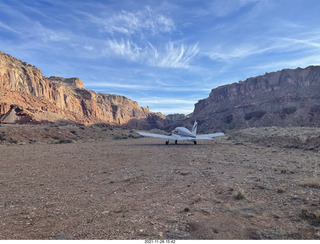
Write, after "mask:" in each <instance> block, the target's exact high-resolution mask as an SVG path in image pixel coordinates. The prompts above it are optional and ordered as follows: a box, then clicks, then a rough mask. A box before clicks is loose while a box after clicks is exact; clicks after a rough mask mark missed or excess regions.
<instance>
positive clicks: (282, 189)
mask: <svg viewBox="0 0 320 244" xmlns="http://www.w3.org/2000/svg"><path fill="white" fill-rule="evenodd" d="M276 190H277V192H278V193H284V192H285V191H286V189H285V188H284V187H283V186H282V185H279V186H277V189H276Z"/></svg>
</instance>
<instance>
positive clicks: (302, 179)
mask: <svg viewBox="0 0 320 244" xmlns="http://www.w3.org/2000/svg"><path fill="white" fill-rule="evenodd" d="M261 130H263V129H261ZM297 130H298V131H299V130H300V128H296V129H295V133H296V132H297ZM237 133H238V134H235V133H233V134H232V133H231V134H227V136H226V137H223V138H216V139H215V140H213V141H200V142H199V144H198V145H193V144H191V143H187V142H181V143H180V144H178V145H174V144H169V145H165V144H164V141H162V140H161V139H156V138H139V136H137V134H136V133H135V132H133V131H131V130H130V129H128V130H122V129H116V128H109V127H80V126H72V125H66V126H53V125H51V126H49V125H46V126H44V125H37V126H9V125H6V126H4V125H2V126H1V127H0V135H2V136H1V137H0V141H1V143H0V152H1V157H0V166H1V171H0V196H1V198H0V239H320V212H319V209H320V200H319V199H320V160H319V152H318V150H317V147H316V146H313V148H307V149H306V148H301V147H300V146H299V147H292V146H285V145H283V142H281V143H280V145H277V143H274V141H277V140H274V138H273V139H272V140H273V142H272V143H270V141H268V139H265V143H263V141H264V140H263V139H261V138H260V139H259V140H258V142H257V140H253V139H252V134H254V133H251V132H250V133H249V134H250V136H249V134H248V132H247V131H245V132H242V134H241V136H239V133H240V132H237ZM255 133H256V132H255ZM288 133H289V132H288ZM288 133H287V134H286V133H284V135H283V136H285V137H287V138H288V137H289V138H292V137H293V136H296V134H292V133H291V132H290V133H291V134H290V133H289V134H288ZM260 134H261V135H265V134H263V133H260ZM255 135H256V136H255V139H256V138H257V137H259V133H256V134H255ZM281 136H282V134H281ZM260 137H261V136H260ZM313 137H314V135H313ZM250 138H251V139H250ZM315 138H316V137H315ZM280 141H281V140H280ZM290 143H291V141H290ZM290 145H291V144H290Z"/></svg>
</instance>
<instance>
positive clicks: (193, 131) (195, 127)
mask: <svg viewBox="0 0 320 244" xmlns="http://www.w3.org/2000/svg"><path fill="white" fill-rule="evenodd" d="M197 128H198V122H197V121H196V120H195V121H194V124H193V127H192V131H191V133H192V135H194V136H195V135H196V134H197Z"/></svg>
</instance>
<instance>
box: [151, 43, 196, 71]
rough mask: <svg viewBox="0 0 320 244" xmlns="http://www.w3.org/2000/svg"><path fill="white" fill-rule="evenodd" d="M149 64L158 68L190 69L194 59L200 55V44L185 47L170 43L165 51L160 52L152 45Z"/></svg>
mask: <svg viewBox="0 0 320 244" xmlns="http://www.w3.org/2000/svg"><path fill="white" fill-rule="evenodd" d="M150 47H151V49H149V50H150V54H151V55H150V59H149V64H150V65H151V66H157V67H171V68H185V69H186V68H189V64H190V62H191V61H192V59H193V58H194V57H195V56H196V55H197V54H198V53H199V48H198V44H197V43H196V44H194V45H190V46H185V45H183V44H182V45H175V44H174V43H173V42H169V43H167V44H166V45H165V47H164V48H163V50H158V49H156V48H155V47H153V46H152V45H151V44H150Z"/></svg>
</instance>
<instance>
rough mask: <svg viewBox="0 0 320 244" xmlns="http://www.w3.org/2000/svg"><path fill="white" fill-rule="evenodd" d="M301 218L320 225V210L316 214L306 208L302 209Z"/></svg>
mask: <svg viewBox="0 0 320 244" xmlns="http://www.w3.org/2000/svg"><path fill="white" fill-rule="evenodd" d="M301 216H302V217H303V218H304V219H309V220H311V221H312V222H314V223H315V224H320V210H317V211H315V212H312V211H310V210H308V209H307V208H306V207H302V208H301Z"/></svg>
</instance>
